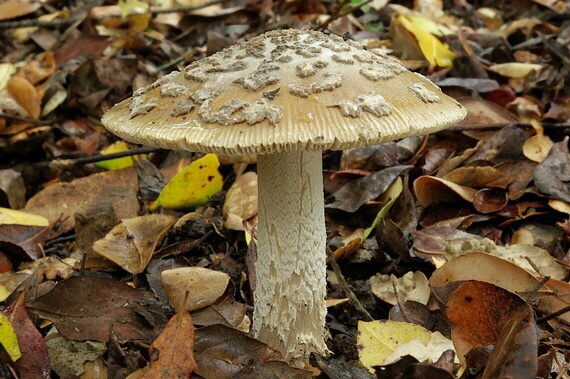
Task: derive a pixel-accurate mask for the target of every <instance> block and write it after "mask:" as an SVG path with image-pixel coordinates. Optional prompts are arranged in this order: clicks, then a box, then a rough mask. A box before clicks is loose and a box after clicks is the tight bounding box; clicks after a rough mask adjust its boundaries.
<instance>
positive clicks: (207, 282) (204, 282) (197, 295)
mask: <svg viewBox="0 0 570 379" xmlns="http://www.w3.org/2000/svg"><path fill="white" fill-rule="evenodd" d="M229 281H230V276H229V275H228V274H226V273H224V272H221V271H215V270H210V269H207V268H203V267H180V268H174V269H171V270H164V271H163V272H162V286H163V287H164V289H165V290H166V293H167V295H168V298H169V299H170V301H171V302H172V305H174V308H175V309H176V311H177V312H180V311H181V309H182V307H183V306H185V308H184V309H185V310H187V311H189V312H190V311H193V310H196V309H200V308H204V307H207V306H208V305H211V304H214V303H215V302H216V300H218V299H219V298H220V296H222V295H223V294H224V292H225V291H226V287H227V286H228V282H229ZM186 292H188V298H187V299H186Z"/></svg>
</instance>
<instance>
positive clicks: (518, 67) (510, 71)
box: [489, 62, 542, 79]
mask: <svg viewBox="0 0 570 379" xmlns="http://www.w3.org/2000/svg"><path fill="white" fill-rule="evenodd" d="M541 69H542V66H541V65H539V64H535V63H519V62H511V63H501V64H496V65H494V66H491V67H489V70H491V71H493V72H496V73H497V74H499V75H503V76H506V77H508V78H515V79H517V78H524V77H526V76H528V75H530V74H531V73H533V72H536V71H540V70H541Z"/></svg>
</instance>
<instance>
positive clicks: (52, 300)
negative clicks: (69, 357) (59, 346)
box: [28, 276, 166, 342]
mask: <svg viewBox="0 0 570 379" xmlns="http://www.w3.org/2000/svg"><path fill="white" fill-rule="evenodd" d="M143 307H144V308H143ZM28 308H29V309H30V310H32V311H33V312H34V313H36V314H37V315H39V316H40V317H42V318H45V319H48V320H51V321H52V322H53V323H54V324H55V326H56V327H57V329H58V330H59V332H60V333H61V334H62V335H63V336H65V337H67V338H68V339H70V340H78V341H84V340H94V341H103V342H106V341H108V339H109V335H110V333H114V334H115V335H116V337H117V338H119V339H136V340H141V339H142V340H149V339H154V338H155V337H156V336H157V335H158V331H159V330H160V329H161V328H162V326H163V325H164V324H165V323H166V318H165V316H164V314H163V313H162V311H161V307H160V305H159V304H158V303H156V302H155V301H154V300H153V299H152V298H150V297H149V296H148V295H146V294H144V293H143V292H142V291H139V290H137V289H134V288H132V287H131V286H129V285H127V284H125V283H121V282H118V281H116V280H113V279H109V278H105V277H99V276H74V277H70V278H68V279H66V280H64V281H62V282H60V283H58V284H57V285H56V286H55V287H54V288H53V289H52V290H51V291H50V292H48V293H47V294H45V295H43V296H41V297H39V298H37V299H35V300H34V301H32V302H31V303H30V304H29V305H28ZM141 312H142V313H141Z"/></svg>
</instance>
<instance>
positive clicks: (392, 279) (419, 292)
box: [369, 271, 431, 305]
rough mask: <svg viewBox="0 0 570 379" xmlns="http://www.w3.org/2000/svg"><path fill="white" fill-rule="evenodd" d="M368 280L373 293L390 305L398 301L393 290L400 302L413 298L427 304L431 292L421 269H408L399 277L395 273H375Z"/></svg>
mask: <svg viewBox="0 0 570 379" xmlns="http://www.w3.org/2000/svg"><path fill="white" fill-rule="evenodd" d="M369 281H370V286H371V287H372V292H373V293H374V295H376V297H378V298H379V299H381V300H383V301H385V302H387V303H389V304H392V305H394V304H396V303H397V302H398V300H397V299H396V293H395V292H394V290H396V291H397V295H398V297H399V299H400V301H402V302H405V301H408V300H413V301H416V302H418V303H421V304H427V303H428V300H429V297H430V294H431V290H430V288H429V282H428V279H427V278H426V276H425V275H424V274H423V273H422V272H421V271H416V272H411V271H410V272H408V273H406V274H405V275H404V276H402V277H401V278H397V277H396V276H395V275H389V276H388V275H383V274H376V275H374V276H373V277H371V278H370V279H369Z"/></svg>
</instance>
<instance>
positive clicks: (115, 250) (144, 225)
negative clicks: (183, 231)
mask: <svg viewBox="0 0 570 379" xmlns="http://www.w3.org/2000/svg"><path fill="white" fill-rule="evenodd" d="M175 222H176V217H173V216H168V215H160V214H152V215H146V216H139V217H134V218H129V219H125V220H123V221H121V223H120V224H119V225H117V226H115V227H114V228H113V229H112V230H111V231H110V232H109V233H108V234H107V235H106V236H105V238H103V239H100V240H98V241H96V242H95V243H94V244H93V250H94V251H95V252H97V253H98V254H99V255H101V256H103V257H105V258H106V259H109V260H110V261H113V262H115V263H116V264H118V265H119V266H121V267H122V268H123V269H124V270H126V271H128V272H130V273H131V274H139V273H141V272H143V271H144V269H145V268H146V266H147V265H148V262H150V260H151V259H152V255H153V254H154V251H155V249H156V246H157V245H158V244H159V243H160V241H161V240H162V238H163V237H164V236H165V235H166V233H167V232H168V230H169V229H170V227H171V226H172V225H173V224H174V223H175Z"/></svg>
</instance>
